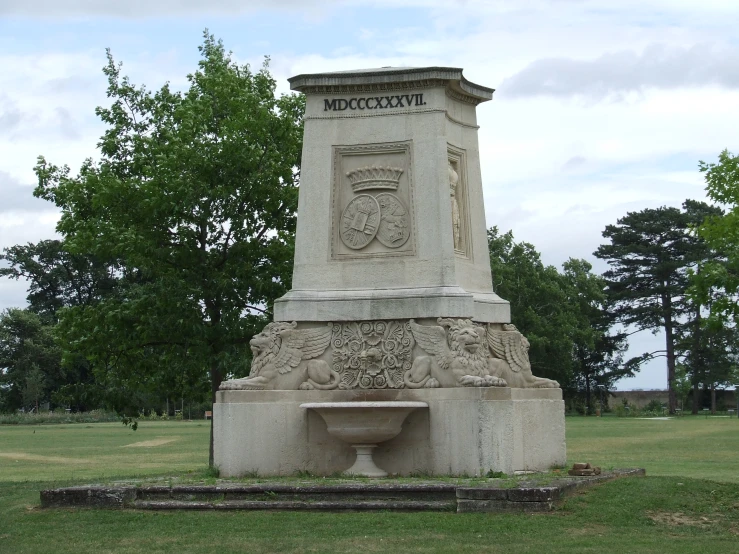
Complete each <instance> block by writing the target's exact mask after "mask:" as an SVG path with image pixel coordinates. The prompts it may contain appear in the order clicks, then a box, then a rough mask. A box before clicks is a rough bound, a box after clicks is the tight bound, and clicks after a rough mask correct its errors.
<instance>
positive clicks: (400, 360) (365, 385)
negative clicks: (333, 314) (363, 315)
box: [331, 321, 413, 389]
mask: <svg viewBox="0 0 739 554" xmlns="http://www.w3.org/2000/svg"><path fill="white" fill-rule="evenodd" d="M331 346H332V348H333V354H332V358H333V360H332V369H333V370H334V371H335V372H337V373H338V374H339V375H340V376H341V380H340V382H339V388H341V389H353V388H361V389H386V388H390V389H395V388H403V386H404V384H403V375H404V374H405V372H406V371H408V370H410V368H411V365H412V351H413V336H412V335H411V330H410V323H409V322H399V321H363V322H358V323H335V324H334V326H333V329H332V336H331Z"/></svg>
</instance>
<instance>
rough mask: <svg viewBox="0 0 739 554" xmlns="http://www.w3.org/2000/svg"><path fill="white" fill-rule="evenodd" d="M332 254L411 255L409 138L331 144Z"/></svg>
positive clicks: (412, 222) (352, 256) (413, 241)
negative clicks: (332, 147)
mask: <svg viewBox="0 0 739 554" xmlns="http://www.w3.org/2000/svg"><path fill="white" fill-rule="evenodd" d="M333 158H334V159H333V161H334V168H333V169H334V171H333V183H332V189H331V202H332V222H331V258H332V259H334V260H338V259H356V258H365V257H379V256H383V257H384V256H408V255H413V254H415V244H416V238H415V234H416V233H415V219H414V209H413V174H412V168H413V160H412V157H411V144H410V142H400V143H384V144H363V145H355V146H335V147H334V149H333Z"/></svg>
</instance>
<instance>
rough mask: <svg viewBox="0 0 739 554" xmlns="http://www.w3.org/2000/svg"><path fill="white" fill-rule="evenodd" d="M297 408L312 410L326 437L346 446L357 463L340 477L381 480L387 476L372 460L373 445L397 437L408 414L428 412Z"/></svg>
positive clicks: (352, 405) (407, 405)
mask: <svg viewBox="0 0 739 554" xmlns="http://www.w3.org/2000/svg"><path fill="white" fill-rule="evenodd" d="M300 407H301V408H305V409H308V410H314V411H315V412H318V414H319V415H320V416H321V417H322V418H323V420H324V421H325V422H326V429H327V430H328V432H329V434H330V435H332V436H334V437H336V438H338V439H341V440H342V441H344V442H346V443H349V444H350V445H351V446H352V447H353V448H354V449H355V450H356V451H357V460H356V462H355V463H354V465H353V466H352V467H351V468H349V469H348V470H346V471H345V472H344V473H348V474H352V475H362V476H364V477H385V476H387V472H385V471H384V470H382V469H380V468H378V467H377V466H376V465H375V463H374V461H373V460H372V451H373V450H374V449H375V448H376V447H377V443H380V442H384V441H388V440H390V439H392V438H395V437H396V436H398V434H400V431H401V430H402V428H403V422H404V421H405V418H406V417H407V416H408V414H410V413H411V412H412V411H414V410H417V409H420V408H428V404H427V403H426V402H410V401H409V402H393V401H389V402H308V403H305V404H301V405H300Z"/></svg>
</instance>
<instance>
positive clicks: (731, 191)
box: [691, 150, 739, 325]
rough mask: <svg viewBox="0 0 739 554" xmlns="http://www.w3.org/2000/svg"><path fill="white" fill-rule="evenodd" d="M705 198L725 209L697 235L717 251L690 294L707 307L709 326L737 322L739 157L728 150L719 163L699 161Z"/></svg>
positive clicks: (703, 265)
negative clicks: (708, 307) (708, 310)
mask: <svg viewBox="0 0 739 554" xmlns="http://www.w3.org/2000/svg"><path fill="white" fill-rule="evenodd" d="M699 168H700V171H701V172H702V173H704V174H705V175H704V176H705V181H706V195H707V196H708V198H709V199H711V200H712V201H714V202H716V203H719V204H722V205H724V206H726V207H727V208H728V211H727V212H726V213H720V214H715V215H713V216H711V217H707V218H706V219H705V220H704V221H703V222H702V223H701V224H700V226H699V227H698V235H699V236H700V237H701V238H702V239H703V240H704V241H705V242H706V243H707V244H708V245H709V246H710V247H711V248H712V249H713V250H715V251H716V252H720V253H721V256H720V257H719V258H718V259H711V260H707V261H706V262H704V263H702V264H701V266H700V271H699V272H696V273H695V274H694V275H693V278H692V285H693V287H692V289H691V295H692V296H693V297H694V298H695V300H696V301H697V302H699V303H700V304H702V305H710V313H709V318H710V321H709V324H719V325H723V324H725V323H726V322H727V321H732V322H733V323H734V324H736V323H739V303H738V302H737V299H739V155H733V154H732V153H731V152H729V151H728V150H724V151H723V152H721V154H719V158H718V163H706V162H704V161H701V162H700V163H699Z"/></svg>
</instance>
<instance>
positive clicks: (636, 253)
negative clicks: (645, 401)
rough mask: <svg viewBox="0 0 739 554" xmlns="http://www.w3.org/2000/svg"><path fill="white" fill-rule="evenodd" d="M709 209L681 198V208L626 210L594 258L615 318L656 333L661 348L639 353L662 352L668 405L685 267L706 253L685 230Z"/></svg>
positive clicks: (685, 307) (684, 309)
mask: <svg viewBox="0 0 739 554" xmlns="http://www.w3.org/2000/svg"><path fill="white" fill-rule="evenodd" d="M712 210H713V208H711V207H710V206H708V205H707V204H705V203H703V202H696V201H693V200H687V201H686V202H685V203H684V204H683V209H682V210H680V209H679V208H674V207H665V206H663V207H661V208H648V209H644V210H641V211H639V212H629V213H627V214H626V216H624V217H622V218H620V219H619V220H618V221H617V223H616V225H608V226H607V227H606V229H605V230H604V231H603V237H604V238H606V239H609V241H610V244H604V245H601V246H600V247H599V248H598V249H597V250H596V251H595V253H594V254H595V256H596V257H598V258H601V259H603V260H605V261H607V262H608V264H609V265H610V269H609V270H608V271H606V272H605V273H604V277H605V278H606V279H607V280H608V289H607V291H608V295H609V300H610V301H611V302H612V303H613V308H614V313H615V315H616V318H617V319H618V321H620V322H621V323H622V324H624V325H626V326H633V327H634V328H636V329H637V330H650V331H653V332H658V331H662V332H664V336H665V348H664V350H659V351H655V352H651V353H646V354H644V355H643V356H642V361H646V360H648V359H652V358H654V357H662V356H664V357H665V358H666V361H667V385H668V391H669V409H670V413H674V412H675V409H676V407H677V397H676V394H675V387H674V383H675V367H676V362H677V358H678V355H679V354H680V351H679V350H678V349H677V342H678V339H679V338H680V336H681V334H684V331H685V330H684V329H683V328H682V327H683V324H684V321H685V317H687V315H688V314H689V313H690V310H691V306H690V305H689V302H688V299H687V297H686V289H687V287H688V271H689V269H691V268H693V267H695V265H696V264H697V263H698V262H699V261H701V260H703V259H705V258H706V257H707V256H710V252H709V250H708V249H707V246H706V244H705V243H704V242H703V241H701V240H700V239H699V238H698V237H696V236H695V235H694V234H693V233H691V228H692V227H693V226H694V225H696V224H698V223H700V222H701V221H702V220H703V219H704V218H705V217H706V215H707V214H708V213H711V211H712Z"/></svg>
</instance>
